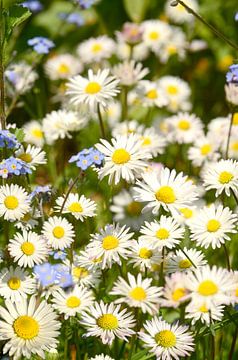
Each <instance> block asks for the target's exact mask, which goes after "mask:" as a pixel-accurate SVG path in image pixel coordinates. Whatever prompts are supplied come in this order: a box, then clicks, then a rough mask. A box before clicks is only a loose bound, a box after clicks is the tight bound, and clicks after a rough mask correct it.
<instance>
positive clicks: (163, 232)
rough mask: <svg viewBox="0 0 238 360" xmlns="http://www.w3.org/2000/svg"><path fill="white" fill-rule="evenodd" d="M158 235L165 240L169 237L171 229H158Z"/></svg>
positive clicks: (158, 237)
mask: <svg viewBox="0 0 238 360" xmlns="http://www.w3.org/2000/svg"><path fill="white" fill-rule="evenodd" d="M156 237H157V239H159V240H165V239H168V237H169V231H168V230H167V229H164V228H161V229H159V230H157V231H156Z"/></svg>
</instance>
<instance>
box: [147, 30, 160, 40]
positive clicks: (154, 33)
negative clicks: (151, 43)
mask: <svg viewBox="0 0 238 360" xmlns="http://www.w3.org/2000/svg"><path fill="white" fill-rule="evenodd" d="M149 38H150V40H158V39H159V38H160V35H159V33H158V32H157V31H151V32H150V33H149Z"/></svg>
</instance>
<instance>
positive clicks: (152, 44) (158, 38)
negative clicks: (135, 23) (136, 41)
mask: <svg viewBox="0 0 238 360" xmlns="http://www.w3.org/2000/svg"><path fill="white" fill-rule="evenodd" d="M142 30H143V33H142V41H143V43H144V44H145V45H146V46H148V47H149V48H150V49H151V50H156V51H158V50H159V49H160V48H161V46H162V45H163V44H164V43H166V41H167V40H168V38H169V37H170V34H171V28H170V26H169V25H168V24H167V23H165V22H164V21H160V20H147V21H144V22H143V23H142Z"/></svg>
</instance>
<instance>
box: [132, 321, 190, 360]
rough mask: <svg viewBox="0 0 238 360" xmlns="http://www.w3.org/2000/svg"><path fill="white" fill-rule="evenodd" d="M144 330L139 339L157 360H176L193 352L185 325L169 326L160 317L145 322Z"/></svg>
mask: <svg viewBox="0 0 238 360" xmlns="http://www.w3.org/2000/svg"><path fill="white" fill-rule="evenodd" d="M144 328H145V330H144V331H143V332H142V331H140V332H139V337H140V339H141V340H142V341H143V342H144V343H145V346H146V347H147V348H149V349H150V350H149V351H150V352H152V353H153V354H155V356H156V359H157V360H160V359H163V360H172V359H175V360H178V359H179V358H180V357H181V356H182V357H184V356H186V355H190V353H191V352H192V351H194V341H193V336H192V333H191V332H189V331H188V326H186V325H179V323H178V322H177V323H174V324H172V325H171V324H168V323H167V322H166V321H165V320H163V319H162V317H159V318H157V317H154V318H153V319H152V320H147V321H146V322H145V324H144Z"/></svg>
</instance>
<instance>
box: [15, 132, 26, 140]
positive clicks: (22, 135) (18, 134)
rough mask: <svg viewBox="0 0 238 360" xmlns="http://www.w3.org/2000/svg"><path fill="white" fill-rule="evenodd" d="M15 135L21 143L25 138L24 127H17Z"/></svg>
mask: <svg viewBox="0 0 238 360" xmlns="http://www.w3.org/2000/svg"><path fill="white" fill-rule="evenodd" d="M15 136H16V138H17V140H18V141H19V142H20V143H21V142H22V141H23V140H24V137H25V133H24V130H23V129H16V130H15Z"/></svg>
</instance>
